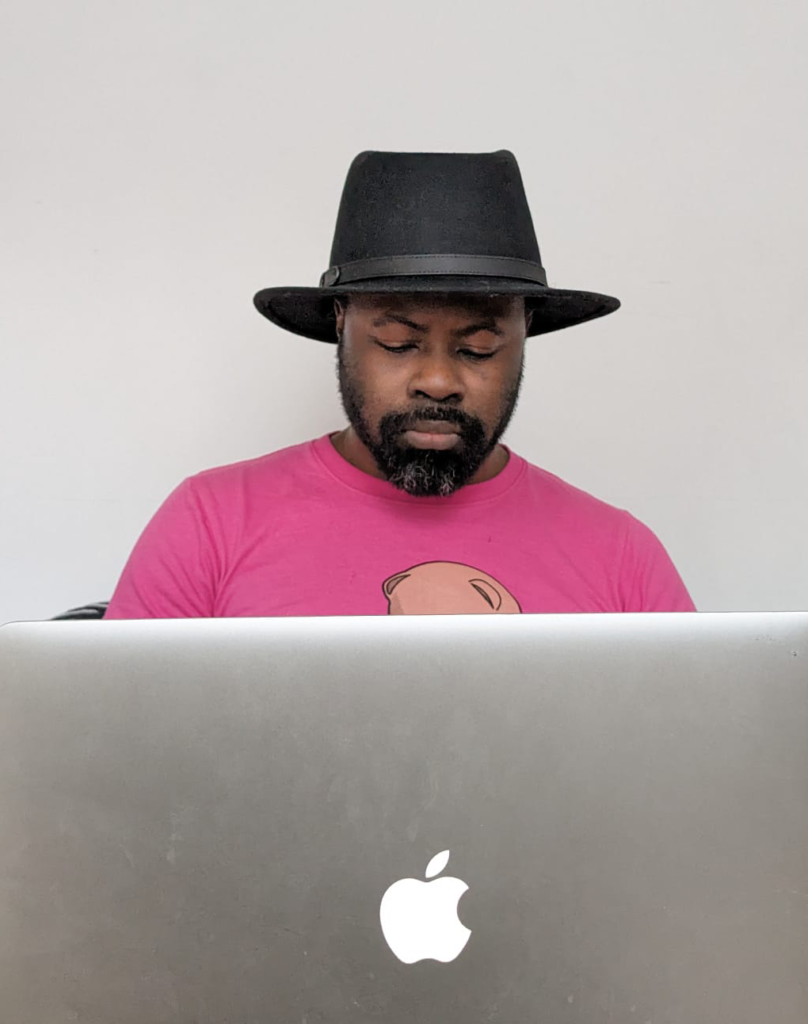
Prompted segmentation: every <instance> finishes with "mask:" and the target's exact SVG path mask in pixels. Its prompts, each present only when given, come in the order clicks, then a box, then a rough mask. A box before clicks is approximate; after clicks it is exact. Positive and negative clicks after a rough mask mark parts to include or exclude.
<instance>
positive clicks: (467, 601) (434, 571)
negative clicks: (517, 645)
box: [382, 562, 522, 615]
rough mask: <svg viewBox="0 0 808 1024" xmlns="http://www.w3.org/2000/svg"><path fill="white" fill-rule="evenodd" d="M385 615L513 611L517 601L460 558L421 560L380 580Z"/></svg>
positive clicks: (509, 612) (518, 610)
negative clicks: (438, 560)
mask: <svg viewBox="0 0 808 1024" xmlns="http://www.w3.org/2000/svg"><path fill="white" fill-rule="evenodd" d="M382 589H383V590H384V596H385V597H386V598H387V600H388V602H389V606H388V609H387V613H388V615H469V614H471V615H474V614H483V615H486V614H487V615H491V614H516V613H519V612H521V611H522V609H521V607H520V605H519V602H518V601H517V600H516V598H515V597H514V596H513V594H511V593H510V591H509V590H508V588H507V587H504V586H503V585H502V584H501V583H500V582H499V581H498V580H495V579H494V577H493V576H489V575H488V573H485V572H482V571H481V570H480V569H475V568H473V566H470V565H463V564H462V563H461V562H422V563H421V564H420V565H413V566H412V567H411V568H409V569H405V570H404V571H403V572H397V573H395V574H394V575H393V576H389V577H388V578H387V579H386V580H385V581H384V583H383V584H382Z"/></svg>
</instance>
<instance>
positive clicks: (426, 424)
mask: <svg viewBox="0 0 808 1024" xmlns="http://www.w3.org/2000/svg"><path fill="white" fill-rule="evenodd" d="M411 431H412V432H414V433H417V434H457V433H459V431H458V429H457V424H456V423H449V422H448V421H446V420H418V421H417V422H416V423H413V425H412V428H411Z"/></svg>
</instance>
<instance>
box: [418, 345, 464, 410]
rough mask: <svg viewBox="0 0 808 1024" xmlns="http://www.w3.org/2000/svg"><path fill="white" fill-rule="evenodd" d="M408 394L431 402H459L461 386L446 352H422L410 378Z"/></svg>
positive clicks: (461, 393) (461, 396)
mask: <svg viewBox="0 0 808 1024" xmlns="http://www.w3.org/2000/svg"><path fill="white" fill-rule="evenodd" d="M410 396H411V397H413V398H429V399H431V400H432V401H433V402H450V401H455V402H459V401H460V400H462V398H463V386H462V384H461V381H460V378H459V376H458V373H457V368H456V366H455V365H454V362H453V360H452V359H451V357H450V356H449V355H448V354H441V353H439V352H433V353H430V354H426V353H424V354H423V355H422V356H421V358H420V359H419V360H418V366H417V369H416V371H415V373H414V374H413V376H412V378H411V379H410Z"/></svg>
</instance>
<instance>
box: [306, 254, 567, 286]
mask: <svg viewBox="0 0 808 1024" xmlns="http://www.w3.org/2000/svg"><path fill="white" fill-rule="evenodd" d="M420 276H425V277H467V276H471V277H507V278H511V279H514V278H515V279H517V280H519V281H530V283H531V284H541V285H544V286H545V287H546V286H547V274H546V273H545V271H544V268H543V267H542V266H540V265H539V264H538V263H531V262H530V260H520V259H514V258H512V257H510V256H463V255H453V254H449V253H445V254H444V253H441V254H436V253H434V254H423V255H415V256H378V257H374V258H372V259H368V260H354V261H353V262H351V263H343V264H342V265H341V266H336V267H329V268H328V270H326V272H325V273H324V274H323V276H322V277H321V278H320V287H321V288H331V287H333V285H335V284H337V283H339V284H341V285H345V284H350V283H351V282H353V281H372V280H373V279H374V278H376V277H420Z"/></svg>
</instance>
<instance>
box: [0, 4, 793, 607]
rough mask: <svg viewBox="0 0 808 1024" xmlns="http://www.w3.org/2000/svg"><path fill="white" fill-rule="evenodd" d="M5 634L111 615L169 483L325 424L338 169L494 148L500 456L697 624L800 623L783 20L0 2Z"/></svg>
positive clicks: (662, 8) (721, 10)
mask: <svg viewBox="0 0 808 1024" xmlns="http://www.w3.org/2000/svg"><path fill="white" fill-rule="evenodd" d="M2 10H3V13H2V22H0V75H1V76H2V85H3V88H2V100H1V101H0V102H2V118H3V122H2V123H3V128H2V153H1V154H0V174H1V175H2V182H1V183H2V189H1V190H0V207H1V209H2V212H1V213H0V225H2V229H1V231H0V236H1V238H2V241H0V248H1V250H2V256H1V257H0V318H1V320H0V327H1V328H2V344H1V347H0V444H1V445H2V452H1V453H0V455H1V457H2V473H1V474H0V581H1V583H0V621H4V620H9V619H23V618H45V617H49V616H51V615H55V614H57V613H59V612H60V611H63V610H64V609H66V608H68V607H70V606H73V605H76V604H81V603H85V602H88V601H94V600H104V599H107V598H109V597H110V595H111V593H112V590H113V587H114V585H115V582H116V580H117V577H118V574H119V572H120V570H121V568H122V566H123V564H124V561H125V559H126V557H127V555H128V553H129V551H130V549H131V547H132V545H133V544H134V542H135V540H136V538H137V536H138V535H139V533H140V531H141V530H142V528H143V526H144V525H145V523H146V521H147V520H148V518H149V517H150V516H151V515H152V513H153V512H154V511H155V509H156V508H157V506H158V505H159V504H160V502H161V501H162V500H163V499H164V498H165V497H166V495H167V494H168V493H169V491H170V490H172V489H173V487H174V486H175V485H176V484H177V483H179V481H180V480H181V479H183V478H184V477H185V476H188V475H190V474H191V473H194V472H196V471H198V470H201V469H204V468H207V467H209V466H213V465H218V464H222V463H227V462H234V461H238V460H240V459H245V458H251V457H253V456H256V455H259V454H261V453H263V452H266V451H271V450H274V449H277V448H280V447H282V446H285V445H288V444H292V443H296V442H299V441H303V440H305V439H308V438H310V437H313V436H316V435H319V434H322V433H325V432H326V431H328V430H335V429H338V428H339V427H341V426H342V425H343V423H344V418H343V415H342V412H341V409H340V406H339V400H338V397H337V393H336V377H335V371H334V349H333V348H331V347H330V346H327V345H323V344H320V343H317V342H313V341H307V340H305V339H302V338H297V337H295V336H292V335H287V334H284V332H282V331H280V330H278V329H276V328H275V327H273V326H272V325H271V324H269V322H268V321H265V320H264V319H263V318H261V317H260V316H259V315H258V314H257V313H256V312H255V310H254V309H253V306H252V295H253V293H254V292H255V291H256V290H257V289H259V288H261V287H264V286H269V285H286V284H316V283H317V280H318V278H319V275H320V273H321V272H322V271H323V270H324V269H325V268H326V266H327V264H328V255H329V250H330V245H331V237H332V233H333V228H334V221H335V218H336V212H337V204H338V202H339V197H340V192H341V189H342V185H343V182H344V178H345V173H346V171H347V168H348V165H349V164H350V161H351V160H352V158H353V157H354V156H355V154H356V153H358V152H359V151H361V150H364V149H391V150H411V151H412V150H419V151H423V150H438V151H467V152H470V151H490V150H494V149H500V148H508V149H511V150H513V151H514V153H515V154H516V156H517V158H518V160H519V163H520V166H521V169H522V174H523V177H524V181H525V186H526V189H527V192H528V198H529V201H530V203H531V208H532V210H533V216H534V222H535V225H536V230H537V234H538V238H539V243H540V246H541V250H542V256H543V259H544V263H545V266H546V267H547V269H548V274H549V279H550V283H551V284H555V285H558V286H563V287H572V288H576V287H577V288H584V289H592V290H596V291H605V292H607V293H610V294H614V295H617V296H619V297H620V298H621V300H622V301H623V308H622V309H621V310H620V311H619V312H617V313H616V314H613V315H612V316H610V317H608V318H606V319H604V320H601V321H597V322H594V323H591V324H585V325H582V326H579V327H577V328H572V329H570V330H568V331H563V332H560V333H558V334H553V335H548V336H547V337H544V338H541V337H540V338H536V339H531V340H530V341H529V343H528V344H529V349H528V360H527V373H526V381H525V385H524V390H523V394H522V398H521V401H520V404H519V407H518V409H517V413H516V416H515V419H514V422H513V426H512V428H511V429H510V431H509V433H508V435H507V438H506V439H507V440H508V442H509V443H510V445H511V446H512V447H513V448H514V449H515V450H517V451H518V452H520V454H522V455H524V456H525V457H527V458H528V459H530V460H531V461H533V462H536V463H538V464H539V465H542V466H545V467H546V468H548V469H550V470H551V471H553V472H555V473H558V474H559V475H561V476H563V477H565V478H566V479H568V480H570V481H571V482H572V483H574V484H576V485H578V486H579V487H583V488H585V489H586V490H589V491H591V492H592V493H594V494H596V495H597V496H599V497H601V498H603V499H605V500H607V501H610V502H612V503H614V504H616V505H619V506H621V507H626V508H629V509H630V510H631V511H632V512H633V513H634V514H635V515H637V516H638V517H639V518H641V519H643V520H644V521H645V522H647V523H648V524H649V525H650V526H651V527H652V528H653V529H654V530H655V531H656V532H657V534H658V535H659V536H660V538H661V539H662V540H663V542H664V543H665V545H666V547H667V548H668V550H669V551H670V553H671V555H672V557H673V558H674V561H675V562H676V563H677V565H678V567H679V569H680V571H681V573H682V575H683V576H684V578H685V580H686V582H687V583H688V585H689V587H690V589H691V592H692V594H693V596H694V599H695V600H696V602H697V604H698V606H699V607H700V608H701V609H703V610H729V609H742V610H743V609H774V610H778V609H797V608H808V545H806V542H805V524H806V508H808V474H807V473H806V468H807V463H808V457H807V456H806V447H807V446H806V438H807V437H808V388H806V383H807V382H808V356H806V333H808V332H807V330H806V329H807V328H808V308H807V307H806V301H805V295H806V288H808V259H807V258H806V242H807V240H808V213H807V211H808V204H807V202H806V196H805V192H806V182H808V130H807V129H806V125H808V62H806V59H805V39H806V34H807V33H808V5H806V4H805V2H804V0H794V2H777V0H774V2H770V3H766V4H764V3H763V2H762V0H757V2H752V0H712V2H710V3H708V4H705V3H703V0H699V2H692V0H686V2H682V0H677V2H676V3H674V2H655V0H612V2H610V3H608V4H606V3H601V2H600V0H591V2H588V3H577V2H574V0H559V2H552V3H548V2H545V3H542V2H530V3H523V4H517V3H508V2H500V3H497V4H488V3H480V2H479V0H478V2H477V3H469V2H468V0H465V2H455V3H450V2H446V0H433V2H430V3H422V2H413V0H408V2H407V3H406V4H403V5H393V4H385V3H379V0H363V2H351V0H345V2H342V3H340V4H326V3H312V2H308V3H306V2H303V3H292V2H284V3H279V2H274V3H270V2H263V3H260V2H258V0H251V2H238V0H235V2H234V0H229V2H227V3H225V2H211V0H194V2H188V0H160V2H154V0H141V2H139V3H137V4H131V3H127V4H123V3H119V2H114V0H85V2H79V0H75V2H72V3H64V2H62V0H48V2H43V0H5V3H4V5H3V9H2Z"/></svg>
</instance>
